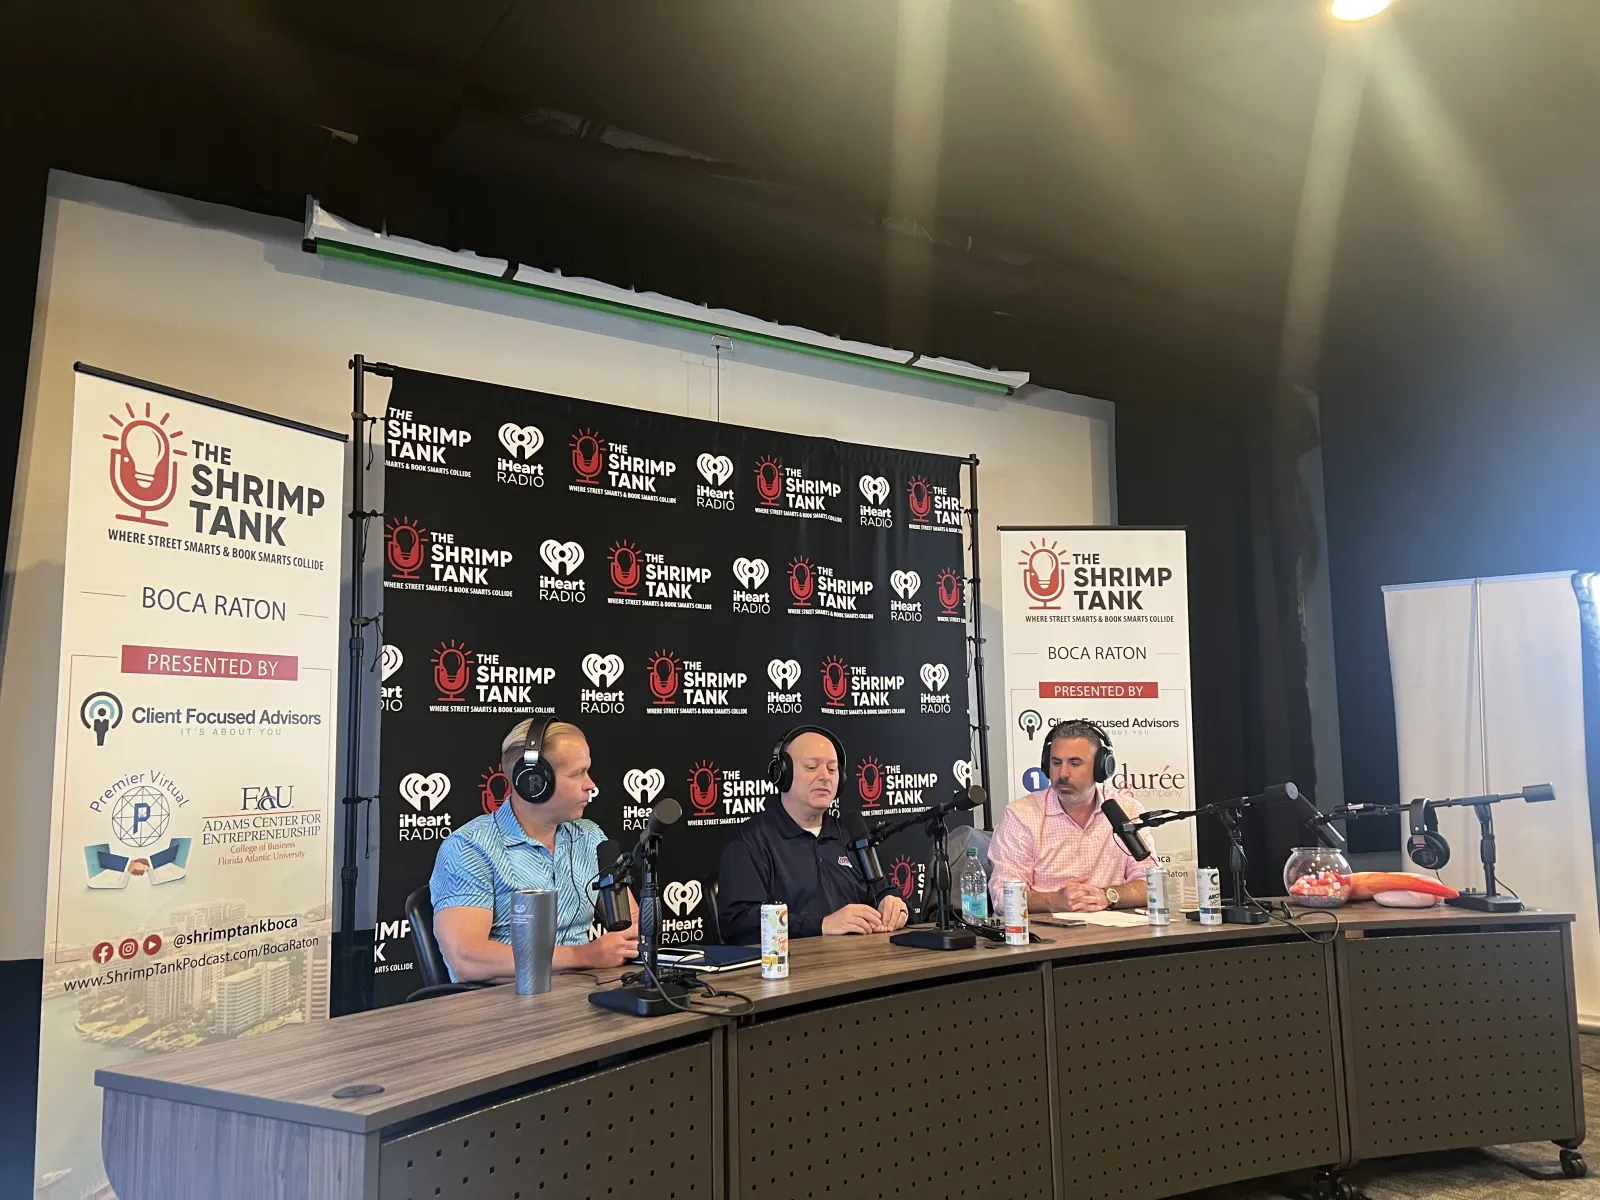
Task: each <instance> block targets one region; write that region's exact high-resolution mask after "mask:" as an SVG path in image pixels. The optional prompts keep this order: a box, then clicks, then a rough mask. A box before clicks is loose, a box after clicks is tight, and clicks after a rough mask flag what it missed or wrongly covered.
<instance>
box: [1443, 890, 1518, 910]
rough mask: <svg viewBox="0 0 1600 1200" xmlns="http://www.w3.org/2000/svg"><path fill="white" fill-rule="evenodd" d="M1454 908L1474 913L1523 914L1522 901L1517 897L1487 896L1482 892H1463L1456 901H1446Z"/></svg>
mask: <svg viewBox="0 0 1600 1200" xmlns="http://www.w3.org/2000/svg"><path fill="white" fill-rule="evenodd" d="M1445 903H1446V904H1448V905H1450V906H1451V907H1452V908H1470V909H1471V910H1472V911H1473V912H1489V913H1508V912H1521V911H1522V901H1521V900H1518V899H1517V898H1516V897H1515V896H1485V895H1484V894H1483V893H1482V892H1462V893H1461V895H1459V896H1457V897H1456V898H1455V899H1454V900H1446V901H1445Z"/></svg>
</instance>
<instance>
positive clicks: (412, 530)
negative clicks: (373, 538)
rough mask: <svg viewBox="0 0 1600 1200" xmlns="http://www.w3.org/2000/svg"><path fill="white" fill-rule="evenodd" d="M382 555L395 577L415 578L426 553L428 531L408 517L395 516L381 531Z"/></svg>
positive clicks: (417, 576)
mask: <svg viewBox="0 0 1600 1200" xmlns="http://www.w3.org/2000/svg"><path fill="white" fill-rule="evenodd" d="M383 548H384V556H385V557H386V558H388V560H389V568H390V570H392V571H393V572H394V577H395V578H396V579H413V580H414V579H417V578H420V576H419V575H418V574H417V572H419V571H421V570H422V561H423V559H424V558H426V557H427V554H428V531H427V530H426V529H424V528H423V527H422V526H421V525H420V524H418V523H417V522H416V521H413V520H412V519H411V518H410V517H396V518H394V519H393V520H392V521H389V522H388V523H387V525H386V526H385V527H384V531H383Z"/></svg>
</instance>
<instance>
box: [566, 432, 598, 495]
mask: <svg viewBox="0 0 1600 1200" xmlns="http://www.w3.org/2000/svg"><path fill="white" fill-rule="evenodd" d="M605 468H606V448H605V443H604V442H602V441H601V440H600V435H599V434H598V433H596V432H595V431H594V430H592V429H580V430H579V431H578V432H577V433H576V434H574V435H573V438H572V469H573V471H575V472H576V473H577V476H578V478H579V479H581V480H582V481H583V482H584V483H593V482H594V481H595V480H597V479H599V478H600V472H601V471H603V470H605Z"/></svg>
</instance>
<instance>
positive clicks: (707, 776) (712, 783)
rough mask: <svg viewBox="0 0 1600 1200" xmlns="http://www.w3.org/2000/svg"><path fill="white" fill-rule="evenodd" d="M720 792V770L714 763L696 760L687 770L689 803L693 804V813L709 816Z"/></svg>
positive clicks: (713, 810) (699, 815) (714, 809)
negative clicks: (690, 768)
mask: <svg viewBox="0 0 1600 1200" xmlns="http://www.w3.org/2000/svg"><path fill="white" fill-rule="evenodd" d="M721 792H722V772H720V771H718V770H717V768H716V764H715V763H708V762H697V763H695V765H694V769H693V770H691V771H690V772H689V803H690V804H692V805H694V815H695V816H697V817H709V816H710V815H711V814H712V813H713V812H715V811H716V808H717V797H718V796H719V795H720V794H721Z"/></svg>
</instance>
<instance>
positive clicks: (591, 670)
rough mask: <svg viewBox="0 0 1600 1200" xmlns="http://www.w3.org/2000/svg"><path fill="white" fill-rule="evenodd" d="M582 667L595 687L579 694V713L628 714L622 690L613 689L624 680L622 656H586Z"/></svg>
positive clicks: (584, 689)
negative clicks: (618, 681) (619, 681)
mask: <svg viewBox="0 0 1600 1200" xmlns="http://www.w3.org/2000/svg"><path fill="white" fill-rule="evenodd" d="M582 666H583V673H584V675H586V676H588V679H589V682H590V683H591V684H593V685H594V686H593V687H592V688H583V689H581V690H580V691H579V692H578V711H579V712H580V713H606V714H609V715H612V716H619V715H621V714H622V713H624V712H626V711H627V708H626V702H625V699H624V693H623V691H622V689H621V688H616V689H613V688H612V687H611V685H612V684H614V683H616V682H617V680H619V679H621V678H622V655H620V654H585V655H584V656H583V663H582Z"/></svg>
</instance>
